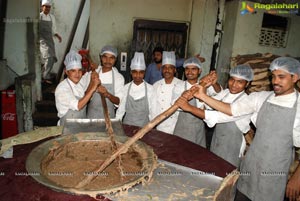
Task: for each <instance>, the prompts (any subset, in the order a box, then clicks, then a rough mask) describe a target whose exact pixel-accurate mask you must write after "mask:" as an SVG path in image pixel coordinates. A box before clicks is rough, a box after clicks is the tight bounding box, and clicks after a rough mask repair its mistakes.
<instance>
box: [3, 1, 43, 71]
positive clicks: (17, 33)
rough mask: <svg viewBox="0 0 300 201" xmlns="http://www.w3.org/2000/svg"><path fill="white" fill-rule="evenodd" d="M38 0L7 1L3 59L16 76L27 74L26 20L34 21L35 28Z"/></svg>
mask: <svg viewBox="0 0 300 201" xmlns="http://www.w3.org/2000/svg"><path fill="white" fill-rule="evenodd" d="M38 5H39V1H38V0H27V1H19V0H9V1H7V11H6V19H5V20H6V23H5V35H4V59H6V60H7V65H8V66H9V67H11V68H12V69H13V70H14V71H15V72H16V73H17V74H18V75H20V76H21V75H24V74H26V73H28V69H29V66H28V61H27V54H28V52H27V51H35V50H27V40H26V18H27V17H29V18H30V19H31V20H32V21H34V25H35V27H36V28H37V19H38V14H39V6H38Z"/></svg>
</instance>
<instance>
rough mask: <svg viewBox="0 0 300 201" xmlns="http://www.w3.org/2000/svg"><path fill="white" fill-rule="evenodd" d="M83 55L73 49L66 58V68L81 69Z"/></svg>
mask: <svg viewBox="0 0 300 201" xmlns="http://www.w3.org/2000/svg"><path fill="white" fill-rule="evenodd" d="M81 59H82V57H81V55H80V54H78V53H77V52H75V51H74V50H71V51H70V52H69V53H68V54H67V55H66V58H65V61H64V64H65V66H66V70H71V69H81V68H82V65H81Z"/></svg>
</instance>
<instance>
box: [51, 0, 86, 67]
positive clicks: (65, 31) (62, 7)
mask: <svg viewBox="0 0 300 201" xmlns="http://www.w3.org/2000/svg"><path fill="white" fill-rule="evenodd" d="M79 6H80V0H64V1H61V0H53V5H52V8H51V13H52V14H54V16H55V19H56V23H57V25H56V26H57V32H58V33H59V34H60V35H61V37H62V42H61V43H59V42H58V40H57V39H56V38H55V50H56V56H57V58H58V61H57V62H56V63H55V64H54V66H53V72H57V71H58V69H59V67H60V65H61V63H62V62H63V60H64V58H63V57H64V53H65V50H66V47H67V42H68V39H69V37H70V34H71V30H72V27H73V24H74V22H75V18H76V14H77V12H78V8H79ZM89 13H90V1H89V0H86V3H85V5H84V8H83V11H82V15H81V18H80V21H79V24H78V28H77V30H76V34H75V37H74V41H73V43H72V45H71V49H73V50H79V49H81V48H82V47H81V45H82V42H83V38H84V34H85V30H86V26H87V22H88V18H89Z"/></svg>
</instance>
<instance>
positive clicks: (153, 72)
mask: <svg viewBox="0 0 300 201" xmlns="http://www.w3.org/2000/svg"><path fill="white" fill-rule="evenodd" d="M163 51H164V49H163V48H162V47H155V48H154V50H153V59H154V62H152V63H151V64H149V66H148V67H147V69H146V75H145V81H146V82H148V83H149V84H154V83H155V82H156V81H158V80H160V79H162V78H163V77H162V71H161V67H162V53H163Z"/></svg>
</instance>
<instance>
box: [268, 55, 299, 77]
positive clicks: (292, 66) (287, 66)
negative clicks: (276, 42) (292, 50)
mask: <svg viewBox="0 0 300 201" xmlns="http://www.w3.org/2000/svg"><path fill="white" fill-rule="evenodd" d="M277 69H280V70H284V71H286V72H288V73H290V74H292V75H294V74H297V75H298V76H300V62H299V61H298V60H296V59H294V58H292V57H279V58H277V59H275V60H273V61H272V63H271V64H270V71H274V70H277Z"/></svg>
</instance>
